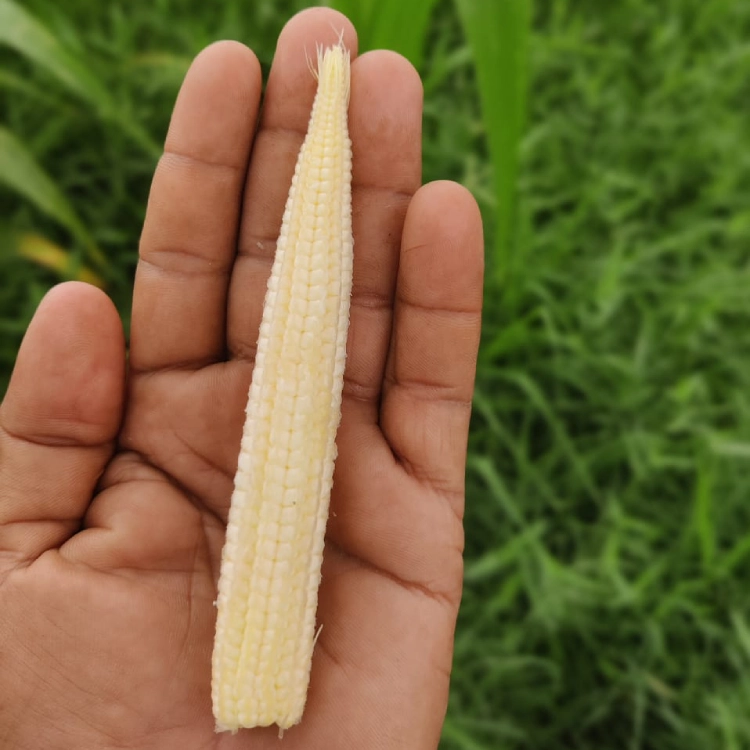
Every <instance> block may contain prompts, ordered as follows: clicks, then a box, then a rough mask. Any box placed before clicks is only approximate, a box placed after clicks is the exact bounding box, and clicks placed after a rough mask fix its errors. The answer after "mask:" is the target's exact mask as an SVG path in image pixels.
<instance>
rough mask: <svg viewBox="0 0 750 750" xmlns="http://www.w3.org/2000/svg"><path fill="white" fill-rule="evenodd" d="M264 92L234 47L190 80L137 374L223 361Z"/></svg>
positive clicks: (219, 52)
mask: <svg viewBox="0 0 750 750" xmlns="http://www.w3.org/2000/svg"><path fill="white" fill-rule="evenodd" d="M260 91H261V74H260V65H259V63H258V60H257V58H256V57H255V55H254V54H253V53H252V52H251V51H250V50H249V49H248V48H247V47H244V46H243V45H241V44H238V43H236V42H220V43H218V44H214V45H212V46H210V47H208V48H207V49H205V50H204V51H203V52H202V53H201V54H200V55H198V57H197V58H196V60H195V62H194V63H193V65H192V66H191V68H190V70H189V72H188V74H187V76H186V78H185V82H184V83H183V86H182V89H181V91H180V94H179V96H178V99H177V103H176V105H175V110H174V113H173V116H172V122H171V125H170V128H169V133H168V135H167V139H166V144H165V148H164V155H163V156H162V158H161V160H160V162H159V165H158V167H157V169H156V173H155V175H154V181H153V185H152V188H151V195H150V197H149V204H148V211H147V215H146V221H145V224H144V228H143V235H142V237H141V246H140V261H139V263H138V269H137V273H136V281H135V290H134V295H133V317H132V328H131V353H130V363H131V366H132V367H133V369H135V370H136V371H151V370H156V369H163V368H169V367H199V366H201V365H203V364H206V363H208V362H211V361H215V360H218V359H220V358H222V357H223V356H224V352H225V328H226V295H227V287H228V283H229V274H230V270H231V268H232V264H233V262H234V257H235V252H236V243H237V232H238V224H239V214H240V208H241V202H242V197H241V196H242V189H243V185H244V182H245V176H246V172H247V162H248V159H249V154H250V148H251V146H252V140H253V133H254V130H255V123H256V120H257V113H258V106H259V100H260Z"/></svg>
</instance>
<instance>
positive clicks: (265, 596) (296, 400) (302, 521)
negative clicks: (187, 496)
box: [212, 43, 353, 731]
mask: <svg viewBox="0 0 750 750" xmlns="http://www.w3.org/2000/svg"><path fill="white" fill-rule="evenodd" d="M317 79H318V88H317V93H316V96H315V101H314V104H313V108H312V113H311V116H310V122H309V125H308V132H307V135H306V137H305V140H304V143H303V146H302V149H301V151H300V153H299V157H298V160H297V165H296V168H295V172H294V177H293V179H292V185H291V189H290V191H289V197H288V199H287V203H286V208H285V211H284V217H283V220H282V226H281V233H280V236H279V241H278V245H277V249H276V257H275V259H274V263H273V268H272V272H271V277H270V279H269V281H268V289H267V292H266V299H265V306H264V310H263V319H262V322H261V326H260V335H259V339H258V347H257V354H256V360H255V368H254V371H253V377H252V383H251V386H250V392H249V397H248V403H247V410H246V421H245V426H244V431H243V436H242V442H241V448H240V454H239V460H238V468H237V473H236V476H235V488H234V493H233V495H232V503H231V508H230V511H229V519H228V526H227V536H226V543H225V546H224V551H223V555H222V562H221V574H220V579H219V591H218V598H217V607H218V616H217V622H216V638H215V643H214V652H213V665H212V669H213V675H212V701H213V711H214V717H215V719H216V723H217V729H218V730H219V731H223V730H233V731H234V730H237V729H239V728H241V727H256V726H267V725H270V724H274V723H275V724H277V725H278V726H279V727H280V728H281V729H285V728H287V727H290V726H292V725H294V724H296V723H297V722H299V721H300V719H301V717H302V712H303V709H304V706H305V700H306V696H307V688H308V683H309V678H310V666H311V661H312V652H313V645H314V640H315V616H316V609H317V599H318V585H319V583H320V569H321V562H322V556H323V542H324V534H325V527H326V521H327V518H328V505H329V498H330V493H331V485H332V481H333V466H334V460H335V457H336V444H335V438H336V431H337V429H338V425H339V421H340V417H341V393H342V387H343V376H344V363H345V359H346V338H347V330H348V327H349V298H350V294H351V285H352V251H353V240H352V227H351V158H352V157H351V141H350V140H349V134H348V126H347V112H348V103H349V53H348V51H346V50H345V48H344V46H343V44H342V43H339V44H338V45H336V46H333V47H331V48H329V49H326V50H325V51H323V50H319V51H318V68H317Z"/></svg>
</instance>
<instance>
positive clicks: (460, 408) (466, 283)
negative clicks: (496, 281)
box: [381, 182, 484, 503]
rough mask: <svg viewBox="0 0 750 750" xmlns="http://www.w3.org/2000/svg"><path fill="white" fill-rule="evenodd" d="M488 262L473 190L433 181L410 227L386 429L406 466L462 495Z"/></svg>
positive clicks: (414, 207) (412, 211)
mask: <svg viewBox="0 0 750 750" xmlns="http://www.w3.org/2000/svg"><path fill="white" fill-rule="evenodd" d="M483 270H484V243H483V237H482V220H481V216H480V214H479V209H478V208H477V205H476V202H475V201H474V199H473V197H472V196H471V194H470V193H469V192H468V191H467V190H466V189H465V188H462V187H461V186H459V185H457V184H455V183H451V182H436V183H432V184H430V185H426V186H425V187H424V188H422V189H421V190H420V191H419V192H418V193H417V194H416V195H415V196H414V199H413V201H412V203H411V205H410V207H409V211H408V214H407V216H406V223H405V226H404V236H403V241H402V249H401V258H400V264H399V274H398V282H397V290H396V302H395V318H394V329H393V339H392V342H391V350H390V354H389V360H388V365H387V368H386V378H385V385H384V389H383V390H384V393H383V403H382V410H381V427H382V430H383V433H384V435H385V437H386V440H387V441H388V442H389V444H390V446H391V449H392V450H393V452H394V453H395V455H396V456H397V457H398V458H399V459H400V460H401V462H402V464H403V466H404V467H405V468H406V469H407V471H409V472H410V473H411V474H412V475H414V476H415V477H416V478H418V479H420V480H422V481H424V482H426V483H428V484H430V485H431V486H433V487H434V488H435V489H437V490H439V491H440V492H442V493H445V494H446V495H448V496H449V497H451V498H453V499H456V500H457V501H458V502H459V503H460V502H462V499H463V483H464V470H465V462H466V441H467V436H468V429H469V417H470V413H471V399H472V394H473V389H474V377H475V372H476V358H477V349H478V346H479V334H480V326H481V307H482V277H483Z"/></svg>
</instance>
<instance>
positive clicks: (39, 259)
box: [16, 233, 106, 289]
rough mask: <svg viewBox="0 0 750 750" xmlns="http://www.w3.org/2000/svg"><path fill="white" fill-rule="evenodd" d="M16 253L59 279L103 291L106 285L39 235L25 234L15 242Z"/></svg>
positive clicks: (61, 249) (64, 251)
mask: <svg viewBox="0 0 750 750" xmlns="http://www.w3.org/2000/svg"><path fill="white" fill-rule="evenodd" d="M16 243H17V244H16V252H17V253H18V254H19V255H20V256H21V257H22V258H26V259H27V260H30V261H31V262H32V263H35V264H36V265H38V266H42V267H43V268H48V269H50V270H51V271H54V272H55V273H56V274H57V275H58V276H59V277H60V278H61V279H63V280H68V279H75V280H77V281H85V282H86V283H87V284H93V285H94V286H98V287H99V288H100V289H104V288H105V286H106V283H105V281H104V279H102V278H101V277H100V276H99V275H98V274H96V273H94V272H93V271H92V270H91V269H90V268H87V267H86V266H83V265H81V264H80V263H79V262H78V260H77V259H76V257H75V256H74V255H73V254H72V253H70V252H69V251H67V250H64V249H63V248H61V247H60V246H59V245H56V244H55V243H54V242H51V241H50V240H48V239H47V238H46V237H42V235H40V234H33V233H27V234H23V235H21V236H19V237H18V238H17V240H16Z"/></svg>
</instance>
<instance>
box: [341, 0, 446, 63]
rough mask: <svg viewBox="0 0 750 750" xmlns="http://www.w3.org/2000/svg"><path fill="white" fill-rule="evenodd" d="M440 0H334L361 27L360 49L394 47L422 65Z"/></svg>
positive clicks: (359, 28) (356, 25)
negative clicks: (427, 40) (431, 20)
mask: <svg viewBox="0 0 750 750" xmlns="http://www.w3.org/2000/svg"><path fill="white" fill-rule="evenodd" d="M435 3H436V0H410V1H409V2H404V0H332V2H331V3H330V5H331V7H333V8H336V10H340V11H341V12H342V13H344V14H345V15H346V16H347V18H349V19H350V20H351V21H352V23H353V24H354V25H355V27H356V29H357V30H358V36H359V45H360V52H365V51H366V50H372V49H392V50H395V51H396V52H399V53H400V54H402V55H404V57H406V58H408V59H409V60H410V61H411V62H412V64H413V65H414V66H415V67H416V68H417V69H419V68H421V67H422V61H423V53H424V44H425V39H426V36H427V31H428V28H429V27H428V24H429V21H430V16H431V14H432V11H433V9H434V7H435Z"/></svg>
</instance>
